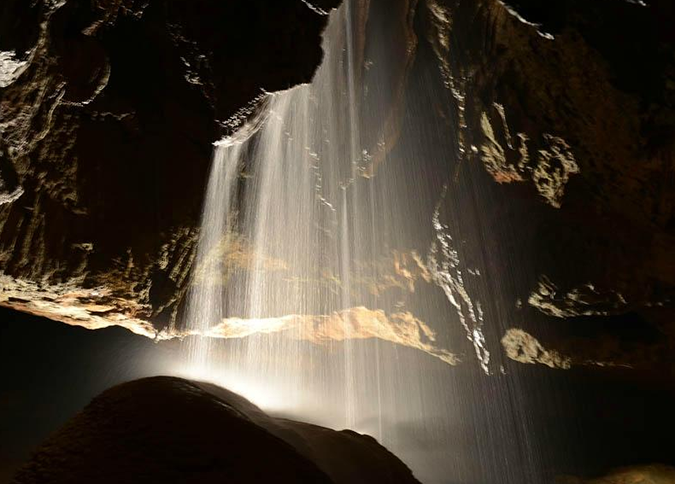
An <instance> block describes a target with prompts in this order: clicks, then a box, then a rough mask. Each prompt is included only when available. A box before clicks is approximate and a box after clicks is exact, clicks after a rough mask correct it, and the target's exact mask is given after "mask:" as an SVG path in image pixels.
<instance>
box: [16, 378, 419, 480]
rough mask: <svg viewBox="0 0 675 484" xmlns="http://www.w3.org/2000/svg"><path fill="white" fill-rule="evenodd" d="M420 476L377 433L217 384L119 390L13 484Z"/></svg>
mask: <svg viewBox="0 0 675 484" xmlns="http://www.w3.org/2000/svg"><path fill="white" fill-rule="evenodd" d="M223 480H226V481H227V482H241V483H258V482H259V483H263V482H282V483H301V482H307V483H326V484H328V483H336V484H337V483H344V484H347V483H373V482H378V483H379V482H381V483H391V484H394V483H396V484H402V483H416V482H418V481H417V480H416V479H415V478H414V477H413V475H412V473H411V472H410V470H409V469H408V468H407V467H406V466H405V465H404V464H403V463H402V462H401V461H400V460H398V459H397V458H396V457H395V456H394V455H393V454H391V453H390V452H388V451H387V450H386V449H385V448H384V447H382V446H380V445H379V444H378V443H377V442H376V441H375V439H373V438H372V437H369V436H366V435H361V434H358V433H356V432H352V431H348V430H344V431H340V432H338V431H335V430H330V429H327V428H324V427H318V426H315V425H310V424H305V423H301V422H295V421H291V420H287V419H281V418H273V417H270V416H268V415H266V414H265V413H264V412H263V411H262V410H260V409H259V408H258V407H256V406H255V405H253V404H252V403H250V402H248V401H247V400H245V399H244V398H242V397H240V396H238V395H236V394H234V393H231V392H229V391H228V390H225V389H222V388H219V387H216V386H214V385H211V384H201V383H195V382H190V381H187V380H182V379H179V378H170V377H154V378H146V379H142V380H137V381H134V382H130V383H124V384H122V385H119V386H116V387H113V388H112V389H110V390H107V391H106V392H104V393H102V394H101V395H100V396H98V397H96V398H95V399H94V400H93V401H92V402H91V403H90V404H89V405H88V406H87V407H86V408H85V409H84V410H83V411H82V412H81V413H79V414H78V415H76V416H75V417H74V418H72V419H71V420H70V421H69V422H68V423H66V424H65V426H64V427H63V428H62V429H61V430H59V431H58V432H56V433H55V434H54V435H53V436H52V437H50V438H49V439H47V441H46V442H45V443H44V444H43V445H42V446H41V447H40V448H39V449H38V450H37V451H36V452H35V454H34V455H33V457H32V458H31V460H30V461H29V462H28V463H27V464H26V466H24V468H23V469H21V470H20V471H19V472H18V474H17V475H16V477H15V479H14V481H13V482H15V483H17V484H21V483H23V484H29V483H43V482H51V483H60V482H64V483H65V482H101V483H107V482H111V483H112V482H130V483H131V482H167V483H171V482H195V483H196V482H199V483H209V482H223Z"/></svg>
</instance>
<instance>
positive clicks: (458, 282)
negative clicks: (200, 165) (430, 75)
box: [180, 1, 523, 484]
mask: <svg viewBox="0 0 675 484" xmlns="http://www.w3.org/2000/svg"><path fill="white" fill-rule="evenodd" d="M353 9H354V4H353V3H352V2H350V1H346V2H345V3H344V4H343V6H342V7H341V8H340V9H339V10H337V11H335V12H333V13H332V14H331V15H332V17H331V21H330V23H329V26H328V28H327V30H326V32H325V34H324V52H325V58H324V61H323V64H322V65H321V67H320V68H319V70H318V71H317V73H316V75H315V78H314V80H313V81H312V83H311V84H308V85H302V86H298V87H295V88H293V89H290V90H288V91H285V92H281V93H274V94H268V95H266V98H265V100H264V103H263V105H264V107H263V108H262V109H261V112H260V113H259V115H258V116H257V117H256V118H255V119H254V120H252V121H251V122H250V123H249V124H248V125H247V126H245V127H244V128H243V129H242V130H240V131H239V132H238V133H237V134H235V135H234V136H233V137H231V138H228V139H225V140H223V141H222V142H220V143H219V144H218V145H217V146H216V147H215V154H214V157H213V166H212V169H211V174H210V178H209V182H208V187H207V191H206V197H205V202H204V209H203V219H202V232H201V238H200V242H199V246H198V251H197V255H196V260H195V270H194V271H193V272H194V275H193V282H192V285H191V291H190V294H189V299H188V306H187V314H186V321H187V324H188V330H189V331H190V332H192V333H194V334H196V335H202V336H203V337H191V338H188V339H187V341H186V346H187V352H186V358H185V361H184V362H182V363H181V368H180V372H181V373H183V374H185V375H187V376H190V377H194V378H199V379H205V380H211V381H214V382H217V383H219V384H221V385H223V386H225V387H228V388H230V389H231V390H233V391H236V392H239V393H241V394H243V395H244V396H246V397H248V398H249V399H251V400H252V401H253V402H254V403H257V404H259V405H260V406H262V407H263V408H264V409H266V410H269V411H274V412H276V413H285V414H289V415H293V416H296V417H297V418H301V419H303V420H310V421H313V422H316V423H320V424H323V425H327V426H330V427H334V428H351V429H355V430H357V431H362V432H367V433H369V434H371V435H373V436H375V437H376V438H377V439H378V440H380V441H381V442H383V443H384V444H385V445H386V446H388V447H389V448H391V449H392V450H394V451H395V452H397V453H398V455H400V456H401V457H402V458H403V459H404V461H405V462H406V463H408V464H409V465H410V466H411V467H412V468H413V470H414V471H415V473H416V475H417V476H418V477H419V478H421V479H423V480H424V481H425V482H473V480H471V479H474V478H475V476H478V475H481V472H478V471H476V469H475V468H476V467H481V466H485V467H487V468H490V469H497V468H499V465H497V464H495V465H490V462H492V460H495V459H496V460H499V459H507V460H508V459H509V456H508V455H503V456H501V455H491V456H490V455H488V456H485V457H484V458H480V459H474V462H473V463H470V464H469V463H467V461H468V460H469V459H467V458H466V455H468V454H469V453H471V452H472V449H478V451H479V453H480V452H488V453H489V452H490V451H489V449H490V447H491V445H492V444H491V442H492V440H494V441H496V440H498V439H496V438H494V439H493V437H492V436H491V432H493V431H494V432H495V434H499V439H504V438H505V436H507V435H508V434H509V432H506V433H505V432H504V431H503V426H504V425H506V426H507V427H508V426H509V425H511V424H510V423H508V422H510V413H509V412H510V411H509V410H508V409H506V407H504V405H503V402H502V403H499V402H496V401H483V406H484V407H485V408H488V407H491V406H493V405H497V406H499V405H501V407H500V409H499V410H497V411H496V413H494V412H493V413H492V415H502V414H503V415H502V416H503V417H504V419H502V420H503V421H505V422H507V423H504V422H503V421H502V420H500V418H499V417H494V418H495V419H496V420H497V421H498V422H497V424H496V425H493V424H488V423H486V424H485V426H486V430H480V431H479V433H480V432H485V435H484V436H483V437H480V438H479V439H478V441H477V443H472V444H467V443H466V442H460V441H461V439H462V438H458V437H457V434H456V433H455V434H453V432H454V431H456V430H457V428H458V426H461V425H463V424H466V423H467V422H471V421H472V419H473V418H475V416H474V415H471V414H470V413H471V411H469V412H468V413H467V405H466V404H465V401H466V399H469V400H471V399H472V398H473V399H476V398H477V399H479V400H481V399H483V400H484V399H488V400H490V399H491V398H492V397H490V396H486V390H485V389H483V388H480V389H479V388H478V386H479V385H478V384H477V383H469V386H471V385H473V389H469V390H468V391H467V389H466V388H464V389H463V391H462V392H458V391H457V390H456V389H457V388H458V386H459V385H463V386H465V387H466V385H467V383H466V382H464V383H459V380H460V379H464V380H467V379H468V380H467V381H469V380H472V379H474V378H475V375H473V373H471V375H470V376H469V375H466V372H467V371H470V372H472V371H473V370H466V369H464V370H458V369H457V368H456V365H459V364H460V363H466V364H468V365H472V367H476V368H479V369H480V371H482V372H483V373H484V374H490V373H492V374H498V370H496V369H495V366H494V362H491V361H490V351H489V349H488V347H487V343H486V341H485V338H484V336H483V324H484V323H483V310H482V306H481V301H480V300H479V298H477V297H476V296H475V295H472V291H471V289H470V288H467V284H466V279H467V278H475V277H478V275H477V273H476V272H474V271H473V270H471V268H469V267H466V266H465V265H464V264H463V263H462V261H461V257H460V253H459V251H458V249H457V247H455V241H454V239H453V234H451V233H450V230H449V228H448V226H447V224H446V223H444V222H443V219H444V218H445V217H447V216H448V215H447V214H446V213H445V211H446V210H447V205H448V204H447V203H445V202H446V197H447V192H448V187H447V183H448V181H447V179H445V178H444V177H442V176H438V173H434V172H433V171H432V170H433V166H434V163H438V160H432V161H431V162H430V161H429V160H428V159H426V158H425V157H428V153H426V152H425V149H424V144H425V143H426V142H428V141H427V139H426V138H425V135H424V133H421V132H414V131H406V130H405V127H403V128H402V130H401V133H400V138H401V140H403V141H401V142H400V143H399V145H400V146H403V148H399V149H398V151H396V152H394V151H392V150H390V147H389V146H387V143H392V142H395V141H396V140H395V139H394V140H392V139H391V137H387V136H386V130H384V129H383V125H384V124H385V123H387V122H391V119H390V118H391V116H392V112H394V111H393V108H396V106H393V107H392V105H391V104H392V99H394V100H395V99H396V95H395V92H393V91H395V90H396V89H398V86H396V85H393V86H392V83H391V82H388V79H389V78H391V77H392V76H393V75H394V74H393V73H394V72H395V71H396V69H400V65H399V64H400V63H401V62H403V61H404V60H405V59H387V58H386V56H385V55H383V56H382V57H380V58H377V57H368V58H364V56H366V55H368V56H371V55H372V56H376V55H377V49H375V50H373V49H371V50H370V51H366V50H364V49H363V48H357V44H359V36H358V35H357V30H358V29H357V28H355V27H354V23H358V22H359V15H358V12H356V11H354V10H353ZM359 49H360V50H359ZM382 50H383V51H384V50H386V45H383V47H382ZM364 65H365V66H366V68H365V70H364V69H362V67H363V66H364ZM365 76H369V78H370V80H371V82H370V84H369V85H370V86H371V88H370V89H371V90H370V91H368V90H367V88H366V87H364V82H363V78H364V77H365ZM378 79H382V82H381V83H378V82H376V81H377V80H378ZM372 86H374V87H375V88H377V91H374V90H373V87H372ZM415 107H416V108H418V109H421V110H425V109H432V108H431V106H430V105H429V106H424V105H421V106H415ZM383 133H385V134H383ZM376 165H377V170H375V167H376ZM467 271H470V272H467ZM458 335H459V336H460V337H461V338H462V339H463V341H464V345H466V342H467V341H468V342H469V343H470V345H469V348H472V349H471V350H470V351H469V352H467V351H466V348H464V349H463V347H462V345H461V344H458V343H457V341H456V340H457V338H458ZM462 371H463V372H464V373H462ZM488 385H491V384H488ZM472 392H473V393H472ZM487 393H489V391H487ZM472 395H473V396H472ZM496 400H499V397H496ZM473 405H474V404H471V405H469V406H468V407H473ZM500 412H501V414H500ZM507 414H508V415H507ZM490 429H493V430H490ZM473 432H474V433H475V432H476V430H475V429H474V430H473ZM460 434H461V432H460ZM453 435H454V436H453ZM481 442H487V443H488V445H483V444H482V443H481ZM506 454H508V452H507V453H506ZM518 455H520V454H518ZM459 463H461V465H459ZM460 469H461V470H460ZM509 472H511V471H508V472H506V473H503V472H498V473H497V474H496V475H499V480H498V481H494V482H514V483H515V482H518V483H519V484H522V482H523V481H522V480H520V481H519V480H518V479H519V478H520V477H519V475H517V474H513V476H512V477H513V479H511V477H510V474H509ZM466 476H472V477H471V479H467V478H466ZM457 479H459V481H458V480H457ZM482 482H486V481H482Z"/></svg>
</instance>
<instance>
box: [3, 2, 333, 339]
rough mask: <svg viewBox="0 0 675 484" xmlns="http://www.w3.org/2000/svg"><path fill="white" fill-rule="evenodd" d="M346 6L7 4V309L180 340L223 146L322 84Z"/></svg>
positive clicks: (182, 3)
mask: <svg viewBox="0 0 675 484" xmlns="http://www.w3.org/2000/svg"><path fill="white" fill-rule="evenodd" d="M337 3H339V2H337V0H336V1H335V2H333V1H322V2H320V4H317V5H313V4H309V3H308V2H304V3H303V2H300V1H298V2H277V1H270V0H255V1H250V0H241V1H234V2H219V1H214V0H198V1H193V0H189V1H177V2H176V1H163V0H149V1H135V0H113V1H108V0H100V1H99V0H97V1H94V2H78V1H69V0H65V1H51V0H39V1H36V2H24V1H20V0H17V1H14V0H11V1H8V2H3V5H2V8H0V31H1V32H2V35H1V39H0V64H1V65H2V67H1V70H0V272H1V273H2V278H3V284H2V285H3V288H4V289H5V293H4V294H3V296H2V297H1V299H2V304H4V305H6V306H10V307H16V308H18V309H21V310H26V311H29V312H33V313H36V314H45V315H50V316H51V317H53V318H54V319H60V320H63V321H66V322H71V323H72V322H74V321H82V322H85V324H86V323H87V322H92V324H93V325H94V326H96V323H95V320H96V318H97V317H100V316H101V315H103V316H104V319H105V320H107V321H108V322H109V323H110V322H113V324H116V323H122V324H124V322H125V321H127V320H135V319H140V320H143V321H145V322H146V324H145V326H140V327H139V328H140V330H139V332H144V331H145V330H146V329H147V330H149V331H150V333H152V331H153V326H152V325H154V327H156V328H162V327H164V326H166V325H168V324H170V323H171V322H172V321H173V318H174V317H175V313H176V306H177V302H178V301H179V300H180V298H181V295H182V294H183V292H184V289H185V282H186V276H187V273H188V272H189V269H190V261H191V257H192V250H193V246H194V241H195V237H196V235H197V228H196V224H197V223H198V220H199V211H200V208H201V202H202V194H203V190H204V185H205V181H206V176H207V171H208V167H209V163H210V158H211V151H212V149H211V144H212V142H214V141H215V140H217V139H218V138H219V137H220V136H221V135H222V133H223V132H224V131H226V130H228V129H232V127H233V126H234V125H236V123H237V120H238V119H239V117H241V115H242V114H243V113H245V112H246V107H247V106H248V105H249V103H251V102H252V101H254V100H255V99H256V98H257V97H258V96H259V95H260V94H261V93H262V92H263V90H268V91H274V90H279V89H286V88H288V87H290V86H293V85H296V84H298V83H302V82H308V81H309V80H311V78H312V76H313V73H314V71H315V69H316V67H317V66H318V65H319V63H320V61H321V58H322V51H321V32H322V30H323V28H324V26H325V24H326V21H327V16H326V12H327V11H329V10H330V9H331V8H332V7H334V6H336V4H337ZM242 109H243V111H240V110H242ZM92 305H93V306H92ZM94 306H95V307H94ZM74 313H78V315H74ZM150 323H151V324H150ZM129 326H138V325H137V324H136V323H129ZM143 328H145V329H143Z"/></svg>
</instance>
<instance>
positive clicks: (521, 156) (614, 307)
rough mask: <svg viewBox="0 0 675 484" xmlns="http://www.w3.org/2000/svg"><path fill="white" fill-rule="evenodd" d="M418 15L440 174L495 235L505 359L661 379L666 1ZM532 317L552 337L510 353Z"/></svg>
mask: <svg viewBox="0 0 675 484" xmlns="http://www.w3.org/2000/svg"><path fill="white" fill-rule="evenodd" d="M421 15H422V17H423V18H422V20H421V22H420V25H421V27H420V28H421V29H422V31H423V35H424V36H425V38H426V40H427V41H428V42H429V43H430V45H431V46H432V49H433V51H434V54H435V56H436V58H437V59H438V62H439V68H440V70H441V73H442V76H443V80H444V82H445V84H446V87H447V89H448V91H449V92H450V93H451V96H450V97H449V102H447V101H444V100H442V101H439V103H438V105H439V111H441V112H442V115H441V117H443V118H444V119H445V120H446V126H447V133H448V136H449V137H451V138H452V139H453V140H454V142H455V146H456V151H457V156H456V160H454V161H453V160H451V163H450V170H452V171H453V172H455V173H456V178H457V180H460V183H462V182H463V183H467V180H468V179H471V180H472V181H471V182H470V183H473V184H474V185H475V189H474V193H475V196H476V198H477V199H478V202H476V203H477V204H478V206H479V207H480V208H479V211H480V216H481V217H482V219H483V224H484V225H487V226H490V227H491V229H489V230H488V232H486V233H487V240H486V242H485V244H484V246H483V248H482V250H483V254H482V255H481V257H483V258H484V259H486V261H485V263H484V266H485V267H484V269H485V270H486V271H487V273H490V270H491V273H492V274H499V275H500V277H501V279H502V280H503V281H504V287H502V288H501V290H502V291H503V294H505V297H506V298H507V299H508V304H509V305H510V307H508V308H506V309H504V308H502V309H500V311H501V312H500V315H501V317H502V319H504V320H505V321H504V322H503V323H502V324H503V326H504V328H503V331H504V334H505V335H506V336H507V337H506V338H505V339H506V341H505V340H504V339H503V340H502V344H503V345H504V346H505V351H506V354H507V355H508V356H509V357H510V358H512V359H516V360H518V361H520V362H529V363H535V362H537V363H542V362H543V361H539V360H546V359H548V363H544V364H549V366H560V365H556V364H551V360H550V358H551V357H557V356H560V355H561V354H567V355H573V356H574V357H573V358H572V359H570V360H567V361H568V363H569V361H572V360H574V361H577V362H596V363H598V364H601V363H600V362H602V361H604V362H613V363H615V364H618V365H619V366H629V367H633V368H635V367H640V366H643V367H651V368H652V369H653V368H659V369H660V371H663V370H664V369H665V371H666V373H670V374H672V369H673V358H672V356H671V355H672V349H673V347H674V345H673V335H674V334H675V332H674V331H673V322H672V295H673V289H674V288H675V286H674V285H673V283H674V282H675V281H674V279H673V278H674V277H675V267H673V262H674V261H675V252H674V251H675V245H674V244H673V235H675V226H674V225H673V220H675V219H674V218H673V215H674V212H673V202H674V201H675V199H674V197H675V191H674V190H673V188H674V186H673V177H672V174H673V169H674V167H675V136H674V135H675V110H674V109H673V108H674V107H675V77H674V76H675V56H674V55H673V52H675V50H674V49H673V47H674V45H675V44H674V41H675V34H674V32H673V29H672V25H673V21H674V20H675V9H674V8H673V6H672V4H671V3H670V2H664V1H659V0H655V1H647V2H630V1H598V2H583V1H574V0H561V1H554V2H546V3H545V4H542V3H541V2H536V1H528V0H515V1H510V0H509V1H501V0H471V1H465V0H427V1H426V2H425V3H424V11H423V13H422V14H421ZM481 199H482V200H481ZM485 254H487V255H485ZM534 319H538V320H540V321H543V322H544V323H546V324H549V325H551V326H552V327H554V326H556V325H557V326H558V327H560V328H562V329H561V330H553V331H552V332H551V333H550V334H548V335H543V334H542V337H543V339H544V340H547V341H545V342H544V346H543V347H542V346H541V345H539V342H537V345H539V346H537V347H536V348H533V347H531V348H530V350H527V346H528V344H529V343H528V342H526V341H525V340H524V339H522V338H521V339H520V340H519V342H518V343H515V345H514V344H513V343H514V340H513V339H512V338H511V337H512V336H514V334H515V333H513V332H511V333H509V331H508V330H509V329H511V328H510V327H512V326H514V325H520V326H524V327H526V329H533V328H534V327H535V325H532V326H531V328H527V325H528V323H527V321H528V320H530V321H531V320H534ZM584 327H585V328H600V329H598V330H597V331H595V330H594V329H592V330H589V331H586V333H589V334H590V333H592V334H590V335H589V334H586V335H583V336H579V333H583V332H584V331H583V329H582V330H581V331H579V330H578V329H577V328H584ZM626 327H630V328H631V331H632V333H631V334H629V335H628V336H627V338H623V337H622V336H621V335H620V334H619V333H620V332H621V331H622V330H625V328H626ZM565 333H567V334H565ZM596 336H598V337H596ZM516 339H518V338H516ZM626 340H628V341H626ZM535 341H536V340H535ZM530 343H532V341H531V340H530ZM551 345H552V346H553V347H555V348H557V349H560V351H561V352H560V353H555V352H554V353H552V354H547V353H546V351H545V350H544V347H549V346H551ZM535 346H536V345H535ZM528 351H529V355H528ZM528 359H529V361H528ZM554 359H555V358H554ZM562 366H563V367H564V366H565V365H562Z"/></svg>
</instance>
